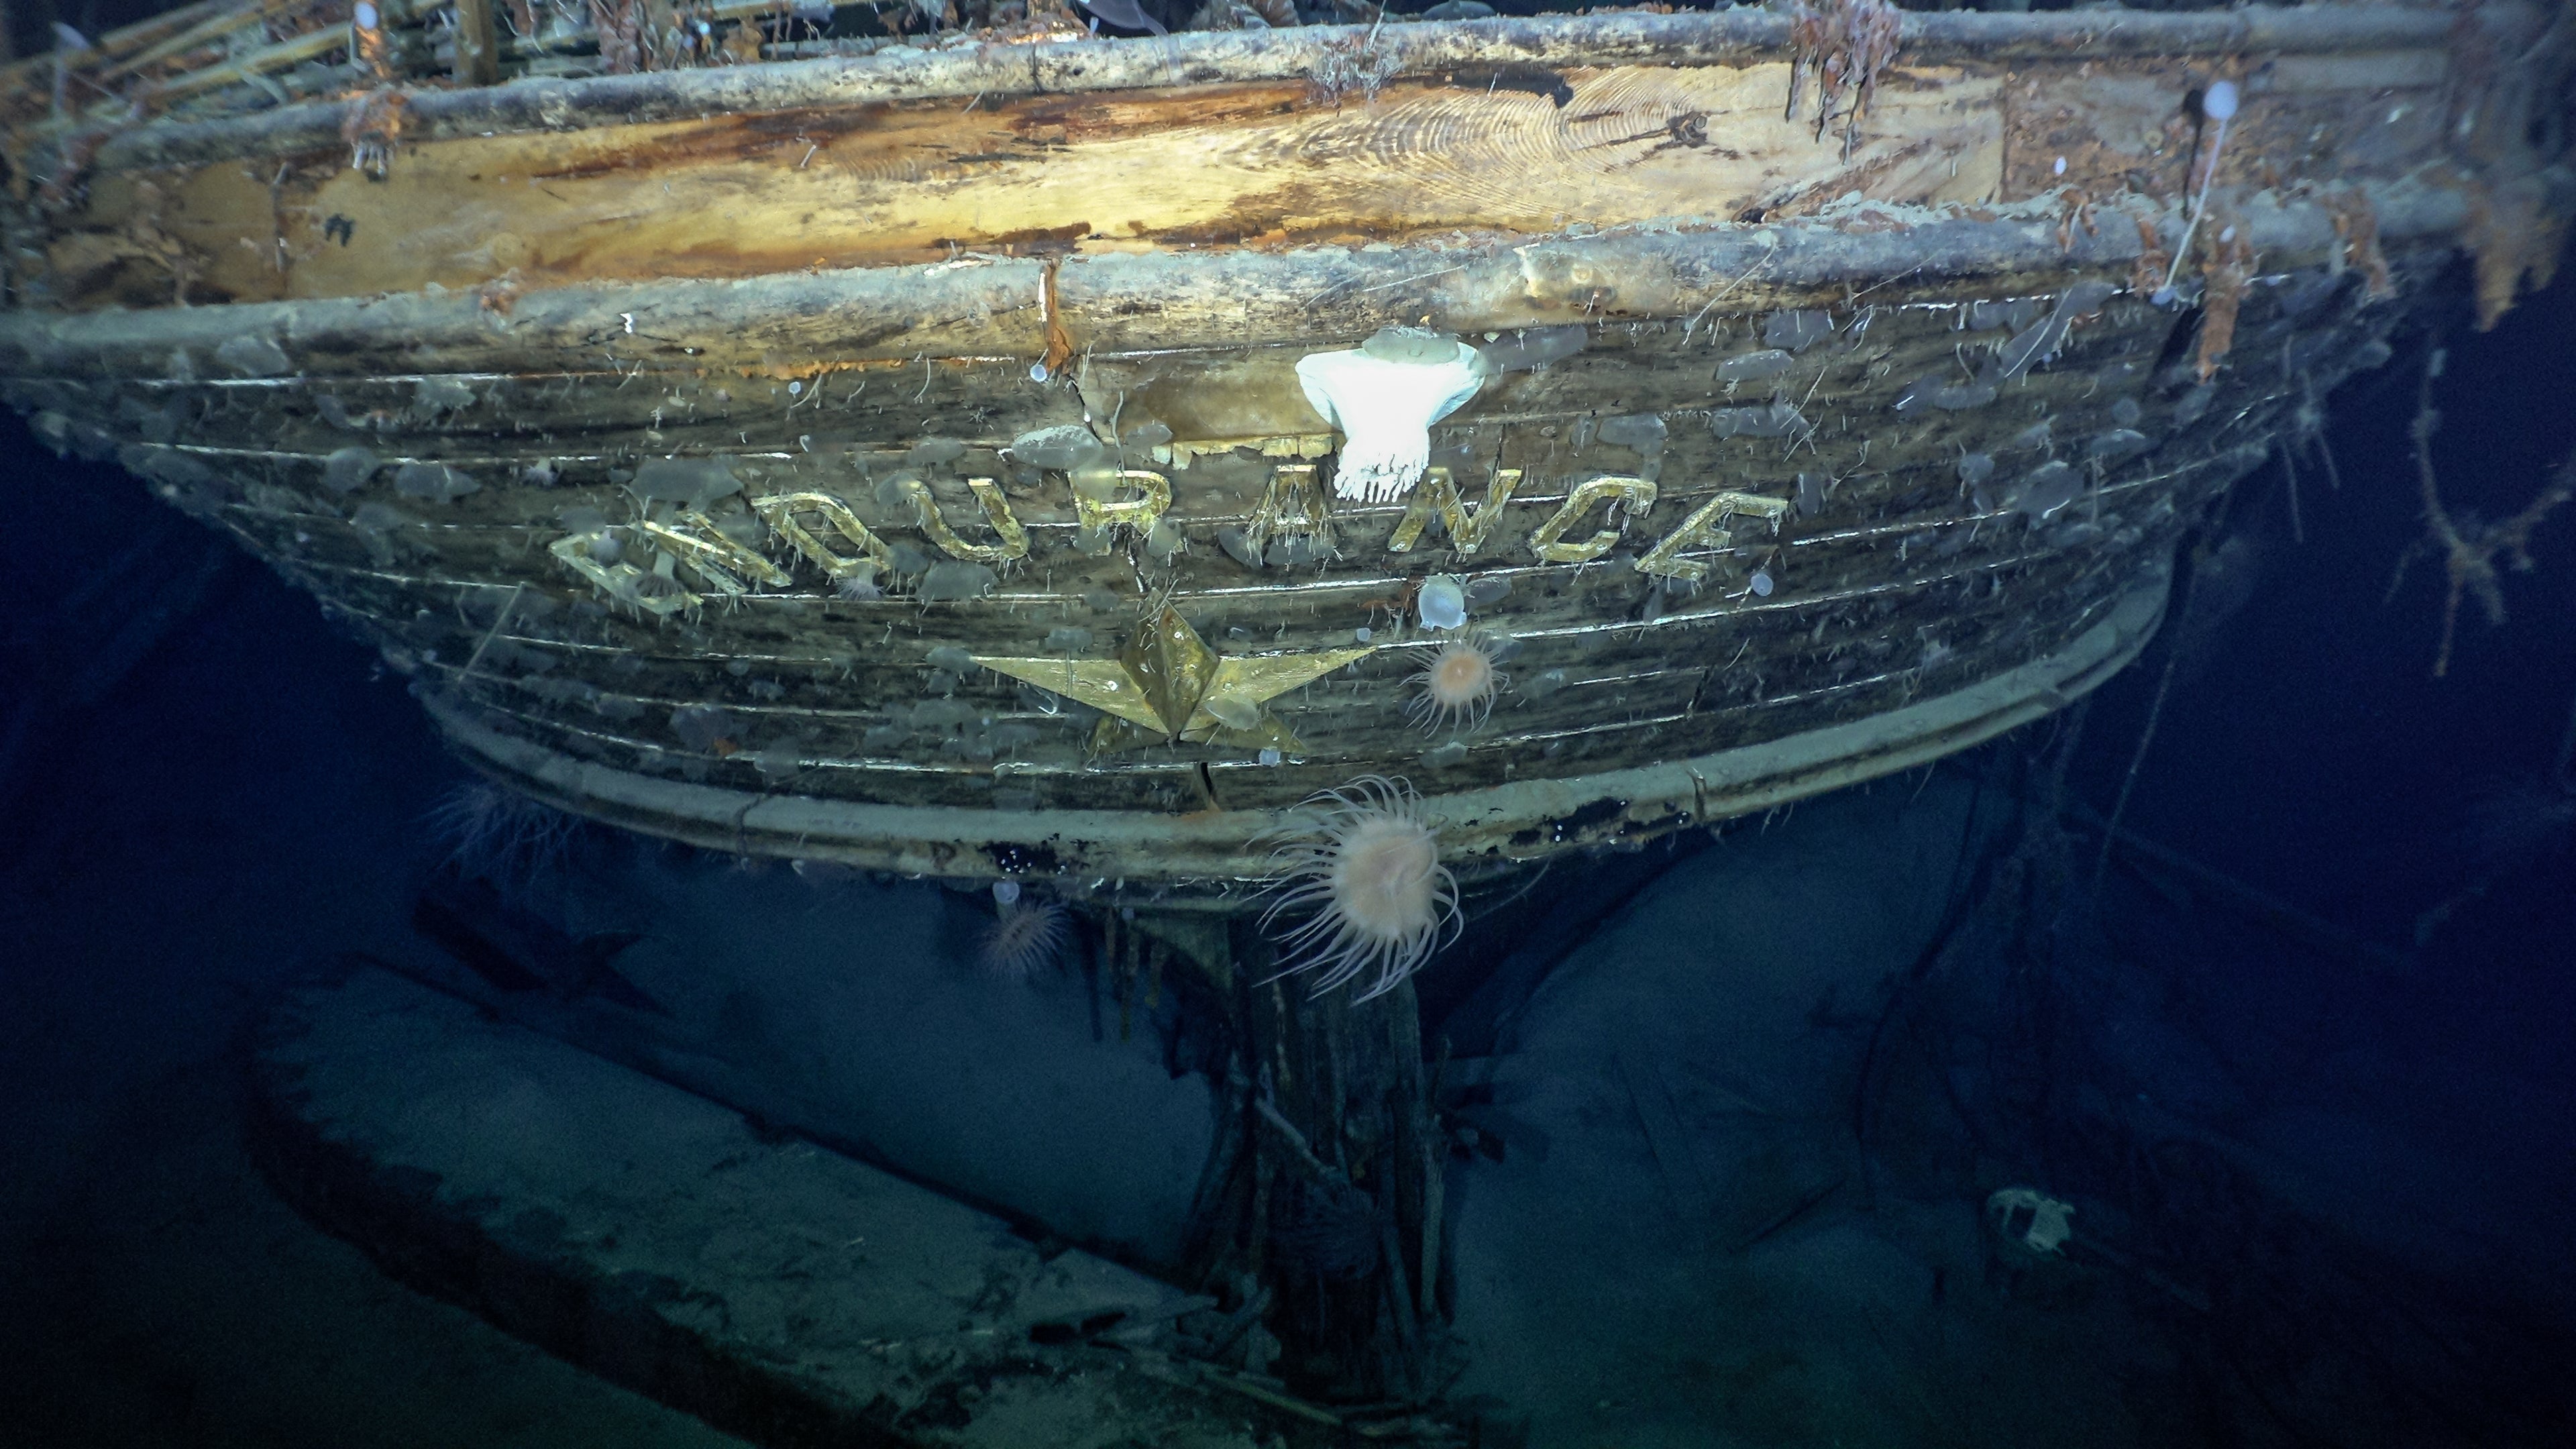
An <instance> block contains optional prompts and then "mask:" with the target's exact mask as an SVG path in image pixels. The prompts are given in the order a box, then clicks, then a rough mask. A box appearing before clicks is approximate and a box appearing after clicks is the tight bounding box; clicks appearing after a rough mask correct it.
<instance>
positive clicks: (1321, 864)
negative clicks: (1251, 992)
mask: <svg viewBox="0 0 2576 1449" xmlns="http://www.w3.org/2000/svg"><path fill="white" fill-rule="evenodd" d="M1306 806H1307V808H1309V809H1316V810H1319V811H1320V813H1319V814H1318V815H1317V816H1316V817H1315V818H1313V819H1312V820H1310V821H1309V822H1307V823H1306V824H1305V825H1303V826H1298V827H1290V829H1289V830H1287V831H1286V832H1284V833H1285V834H1287V835H1288V837H1289V838H1288V840H1287V842H1286V843H1285V844H1283V845H1282V846H1280V848H1279V850H1278V853H1277V854H1276V855H1274V856H1273V857H1272V861H1273V868H1272V872H1271V884H1270V890H1271V894H1272V900H1271V902H1270V908H1269V909H1268V910H1266V911H1264V912H1263V913H1262V916H1261V922H1262V925H1263V926H1264V927H1265V928H1267V927H1268V926H1269V925H1270V924H1271V923H1272V922H1273V921H1275V920H1277V919H1278V918H1279V917H1281V916H1283V915H1287V916H1294V915H1303V916H1305V920H1304V921H1303V922H1301V923H1300V924H1298V925H1297V926H1296V927H1295V928H1294V929H1292V930H1290V931H1289V932H1288V933H1287V934H1286V935H1284V936H1282V937H1280V938H1279V946H1280V955H1281V965H1280V975H1283V976H1285V975H1292V974H1296V973H1301V972H1308V971H1321V972H1322V973H1323V974H1322V976H1320V977H1319V978H1317V980H1316V982H1315V993H1316V994H1317V995H1322V994H1323V993H1324V992H1327V991H1330V990H1332V989H1333V988H1335V987H1337V986H1340V985H1342V984H1343V983H1344V982H1347V981H1350V980H1352V979H1353V978H1355V977H1357V976H1359V975H1360V974H1361V973H1363V972H1366V971H1369V970H1372V969H1374V970H1375V971H1376V973H1377V979H1376V980H1374V981H1372V982H1370V983H1369V986H1368V989H1367V990H1365V991H1362V992H1361V993H1360V995H1359V999H1360V1000H1362V1001H1366V1000H1368V999H1369V998H1370V997H1373V996H1376V995H1379V994H1381V993H1383V992H1386V991H1389V990H1391V989H1393V988H1394V987H1395V985H1396V983H1398V982H1400V981H1402V980H1404V978H1405V977H1407V976H1410V975H1412V974H1413V972H1414V970H1415V968H1417V967H1419V966H1420V965H1421V964H1422V963H1423V962H1424V961H1427V960H1429V959H1430V957H1431V955H1432V953H1433V952H1435V951H1437V950H1439V949H1440V948H1441V947H1442V946H1443V945H1445V944H1447V942H1448V940H1451V939H1454V938H1455V937H1456V935H1457V929H1458V882H1457V880H1456V879H1455V878H1454V877H1452V876H1451V875H1450V874H1449V871H1448V868H1447V867H1445V866H1443V865H1442V864H1441V863H1440V832H1439V830H1438V829H1437V828H1435V827H1434V826H1433V825H1432V824H1431V823H1430V822H1429V821H1428V820H1426V819H1424V818H1423V813H1422V797H1420V796H1419V795H1416V794H1415V793H1414V792H1413V787H1412V786H1411V785H1408V784H1406V783H1405V782H1404V781H1402V780H1390V779H1387V778H1385V777H1383V776H1379V775H1368V776H1363V777H1361V778H1360V779H1357V780H1354V781H1352V782H1351V783H1350V784H1348V785H1345V786H1343V787H1342V788H1341V789H1339V790H1327V791H1325V792H1324V793H1322V794H1320V795H1317V796H1315V797H1313V798H1312V799H1310V800H1308V801H1307V802H1306Z"/></svg>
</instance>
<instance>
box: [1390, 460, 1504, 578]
mask: <svg viewBox="0 0 2576 1449" xmlns="http://www.w3.org/2000/svg"><path fill="white" fill-rule="evenodd" d="M1520 486H1521V470H1520V469H1518V468H1497V469H1495V470H1494V476H1493V479H1492V480H1491V481H1490V482H1488V483H1486V484H1485V504H1484V506H1483V507H1482V508H1478V509H1476V510H1475V511H1474V512H1472V513H1471V512H1469V511H1468V509H1467V502H1466V500H1465V499H1463V498H1460V497H1459V496H1458V484H1457V481H1456V480H1455V479H1453V478H1451V477H1450V476H1449V470H1448V469H1446V468H1433V469H1431V470H1430V471H1429V472H1426V473H1424V474H1423V475H1422V481H1421V482H1420V483H1419V484H1417V485H1415V487H1414V490H1413V497H1412V499H1411V501H1409V502H1407V503H1406V504H1405V506H1404V521H1403V522H1401V523H1398V524H1397V525H1396V526H1395V532H1394V533H1392V534H1390V535H1388V537H1387V540H1386V549H1387V552H1389V553H1410V552H1412V551H1413V545H1414V544H1415V543H1416V542H1417V541H1419V540H1420V539H1421V537H1422V530H1423V529H1424V528H1425V527H1427V526H1428V525H1429V524H1430V522H1431V515H1432V514H1434V513H1437V514H1439V515H1440V521H1441V523H1442V524H1443V525H1445V526H1446V527H1447V528H1448V530H1449V547H1450V549H1451V550H1452V551H1454V552H1455V553H1456V554H1457V555H1458V556H1459V557H1461V558H1464V557H1466V556H1468V555H1469V554H1472V553H1475V552H1476V551H1477V550H1479V549H1481V548H1483V547H1484V546H1485V536H1486V535H1487V534H1489V533H1491V532H1493V528H1494V522H1495V520H1497V519H1499V518H1501V517H1502V515H1503V507H1504V505H1505V504H1508V503H1510V502H1511V501H1512V493H1513V491H1514V490H1515V489H1518V488H1519V487H1520Z"/></svg>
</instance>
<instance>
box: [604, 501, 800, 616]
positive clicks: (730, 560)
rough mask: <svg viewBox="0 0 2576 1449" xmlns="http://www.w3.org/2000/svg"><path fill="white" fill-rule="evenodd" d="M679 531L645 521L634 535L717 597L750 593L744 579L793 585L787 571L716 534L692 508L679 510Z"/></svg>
mask: <svg viewBox="0 0 2576 1449" xmlns="http://www.w3.org/2000/svg"><path fill="white" fill-rule="evenodd" d="M679 521H680V524H681V527H679V528H673V527H672V526H671V525H669V524H667V523H655V522H653V521H652V520H651V519H644V520H641V521H639V522H637V523H636V524H635V531H636V532H638V533H641V534H643V535H644V536H645V537H647V538H649V539H651V540H653V542H654V544H655V546H657V547H659V548H660V549H661V550H662V551H663V552H664V553H667V554H669V555H671V556H672V557H673V558H676V559H678V560H679V561H680V562H682V563H684V564H687V565H688V566H689V571H690V572H691V573H694V574H696V575H697V576H698V577H699V578H702V579H704V580H706V581H707V583H708V585H709V586H710V587H712V588H714V589H716V590H717V591H718V592H720V593H726V594H736V595H739V594H747V593H750V592H751V589H750V587H749V586H748V585H746V584H744V583H743V581H742V576H743V575H746V574H747V575H749V576H751V577H752V578H755V579H758V580H759V581H761V582H762V583H764V584H768V585H769V586H771V587H772V588H784V587H786V586H787V585H789V584H792V583H794V582H796V580H795V579H793V578H792V577H790V576H789V575H788V573H787V571H786V570H784V569H782V568H780V567H779V566H778V565H776V564H774V563H771V562H770V561H769V560H767V559H765V558H762V557H761V556H760V555H759V554H758V553H755V552H753V551H752V550H750V549H747V548H745V547H743V546H742V545H741V544H738V543H736V542H734V541H733V540H732V539H729V538H727V537H725V536H724V535H723V534H722V533H720V532H718V531H717V530H716V524H715V520H714V519H712V518H709V517H707V516H706V515H705V514H703V513H700V512H698V511H697V510H696V509H694V508H689V509H682V510H681V511H680V514H679Z"/></svg>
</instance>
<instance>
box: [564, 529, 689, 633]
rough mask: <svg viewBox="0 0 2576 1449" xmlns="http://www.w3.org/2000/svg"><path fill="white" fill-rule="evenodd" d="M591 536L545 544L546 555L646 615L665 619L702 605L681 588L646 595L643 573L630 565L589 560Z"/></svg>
mask: <svg viewBox="0 0 2576 1449" xmlns="http://www.w3.org/2000/svg"><path fill="white" fill-rule="evenodd" d="M595 537H597V535H595V534H588V533H575V534H567V535H566V536H564V537H562V538H559V539H556V540H555V541H554V542H552V543H550V544H548V545H546V552H548V553H550V554H553V555H554V556H555V559H556V561H557V562H559V563H561V564H563V565H564V566H565V567H567V568H570V569H571V570H572V571H573V572H574V573H577V574H579V575H581V576H582V577H583V578H585V579H588V580H590V582H591V583H592V585H594V586H595V587H597V588H598V590H599V591H600V592H601V593H603V594H606V595H608V596H609V597H610V598H612V599H615V600H617V601H618V602H619V603H621V604H633V605H634V606H635V607H636V608H638V609H641V610H643V611H644V612H646V613H648V614H653V615H657V616H660V617H663V618H668V617H670V616H671V615H673V614H677V613H679V612H681V611H682V610H684V609H693V608H696V607H697V606H698V605H699V604H700V603H702V602H704V601H703V600H701V599H700V598H699V597H698V596H697V595H695V594H692V593H690V592H688V591H687V590H685V589H675V590H673V591H672V592H670V593H666V594H664V593H657V594H648V593H646V592H644V589H643V579H644V571H643V570H642V569H639V568H637V567H636V566H635V565H633V564H631V563H624V562H619V563H613V564H603V563H601V562H600V561H599V560H598V559H596V558H593V557H591V553H590V545H591V540H592V539H593V538H595Z"/></svg>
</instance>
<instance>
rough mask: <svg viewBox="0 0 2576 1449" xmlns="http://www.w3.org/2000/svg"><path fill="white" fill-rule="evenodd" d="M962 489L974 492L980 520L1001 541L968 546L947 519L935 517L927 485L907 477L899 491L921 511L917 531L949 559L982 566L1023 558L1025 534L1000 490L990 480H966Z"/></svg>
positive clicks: (1026, 543)
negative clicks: (982, 516) (962, 560)
mask: <svg viewBox="0 0 2576 1449" xmlns="http://www.w3.org/2000/svg"><path fill="white" fill-rule="evenodd" d="M966 486H967V487H968V488H969V489H972V490H973V491H974V494H975V501H976V502H977V503H978V504H980V505H982V506H983V509H984V521H985V522H987V523H989V524H991V525H993V532H995V533H996V534H999V535H1000V536H1001V539H1002V541H1001V542H1000V543H968V542H967V541H966V540H964V539H962V538H959V537H958V536H957V530H955V529H953V528H950V527H949V526H948V520H947V519H945V518H942V517H940V516H939V505H938V504H937V503H935V502H933V501H932V500H931V497H930V485H929V484H927V483H924V482H922V481H921V480H920V479H918V478H907V479H905V480H904V482H903V491H904V492H905V493H907V494H909V495H911V497H912V506H913V507H915V508H917V509H919V510H921V531H922V532H924V533H926V534H929V535H930V540H931V542H933V543H936V544H938V545H939V546H940V547H941V548H942V549H944V550H946V551H947V553H948V556H949V557H950V558H962V559H966V560H968V561H969V562H972V563H984V564H997V563H1009V562H1010V561H1011V560H1013V559H1015V558H1027V557H1028V556H1029V531H1028V530H1027V529H1025V528H1022V527H1020V520H1019V518H1018V516H1017V515H1015V514H1013V513H1012V512H1011V503H1010V500H1009V499H1007V498H1004V497H1003V496H1002V490H1001V488H1000V487H999V486H998V485H997V484H995V483H994V482H993V480H992V479H990V478H969V479H967V480H966Z"/></svg>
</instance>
